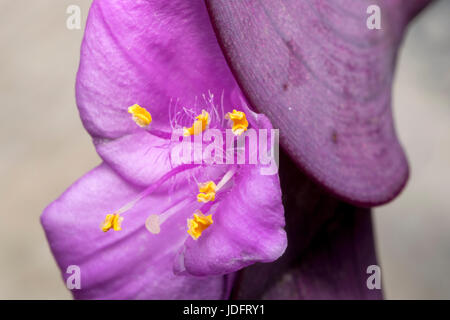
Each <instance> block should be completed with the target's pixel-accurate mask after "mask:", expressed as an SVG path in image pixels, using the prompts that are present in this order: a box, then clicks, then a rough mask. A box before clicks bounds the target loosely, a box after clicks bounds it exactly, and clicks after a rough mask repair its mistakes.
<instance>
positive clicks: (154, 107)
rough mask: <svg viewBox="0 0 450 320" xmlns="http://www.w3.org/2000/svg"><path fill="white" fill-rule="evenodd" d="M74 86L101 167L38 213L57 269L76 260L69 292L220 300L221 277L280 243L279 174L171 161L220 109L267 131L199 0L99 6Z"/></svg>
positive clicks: (220, 120)
mask: <svg viewBox="0 0 450 320" xmlns="http://www.w3.org/2000/svg"><path fill="white" fill-rule="evenodd" d="M76 91H77V103H78V108H79V111H80V116H81V119H82V121H83V124H84V126H85V128H86V130H87V131H88V132H89V133H90V134H91V136H92V138H93V142H94V144H95V147H96V150H97V152H98V154H99V155H100V157H101V158H102V160H103V163H102V164H101V165H99V166H98V167H97V168H95V169H93V170H92V171H90V172H89V173H87V174H86V175H84V176H83V177H82V178H81V179H79V180H78V181H77V182H76V183H75V184H73V185H72V186H71V187H70V188H69V189H68V190H66V191H65V192H64V193H63V194H62V195H61V196H60V197H59V198H58V199H57V200H56V201H54V202H53V203H52V204H50V205H49V206H48V207H47V208H46V209H45V211H44V213H43V214H42V217H41V221H42V224H43V226H44V229H45V232H46V235H47V239H48V242H49V244H50V247H51V250H52V252H53V254H54V256H55V258H56V260H57V263H58V265H59V267H60V269H61V271H62V274H63V276H64V278H67V277H68V274H66V273H65V271H66V269H67V267H68V266H70V265H77V266H79V267H80V270H81V290H75V291H73V293H74V296H75V298H80V299H95V298H135V299H149V298H159V299H164V298H169V299H173V298H186V299H187V298H189V299H200V298H202V299H204V298H209V299H218V298H227V297H228V295H229V291H230V285H231V280H232V274H231V275H230V273H232V272H234V271H236V270H239V269H241V268H243V267H245V266H248V265H250V264H253V263H255V262H269V261H273V260H275V259H277V258H278V257H279V256H280V255H281V254H282V253H283V252H284V250H285V248H286V234H285V232H284V230H283V227H284V217H283V206H282V203H281V190H280V186H279V179H278V175H276V174H275V175H263V174H261V172H260V171H261V169H263V165H261V164H242V165H234V164H230V165H226V164H222V165H220V164H183V163H181V164H180V163H175V162H174V159H173V151H174V148H177V146H180V145H181V142H178V141H173V139H171V136H172V132H174V129H178V128H182V127H183V126H184V127H185V135H186V136H191V135H194V136H195V135H197V134H199V133H201V132H203V133H205V134H206V133H207V132H208V130H211V129H216V130H219V131H220V132H223V131H224V130H225V129H227V128H231V126H230V127H229V124H228V123H227V122H226V121H225V120H226V119H224V116H225V115H227V116H228V118H229V119H228V120H229V121H230V123H231V125H232V128H233V131H234V133H235V134H236V137H239V136H240V134H242V132H244V131H245V130H247V128H253V129H269V130H270V129H271V128H272V127H271V124H270V122H269V121H268V119H267V118H266V117H264V116H263V115H258V114H255V113H253V112H252V111H250V110H249V109H248V107H247V106H246V104H245V100H244V99H243V98H242V96H241V94H240V90H239V87H238V86H237V84H236V82H235V80H234V78H233V76H232V75H231V72H230V71H229V69H228V67H227V65H226V62H225V59H224V58H223V56H222V53H221V51H220V49H219V46H218V44H217V41H216V39H215V36H214V33H213V30H212V28H211V25H210V22H209V18H208V15H207V12H206V8H205V6H204V4H203V3H202V2H201V1H192V2H187V1H184V0H176V1H170V2H166V1H136V0H127V1H123V0H121V1H94V2H93V4H92V7H91V9H90V14H89V18H88V22H87V26H86V32H85V37H84V40H83V44H82V49H81V61H80V67H79V71H78V75H77V84H76ZM215 99H216V100H220V101H219V102H216V100H215ZM130 106H131V107H130ZM141 106H142V107H141ZM129 107H130V108H129ZM233 109H238V110H239V111H238V110H234V111H233ZM242 111H243V112H242ZM130 113H131V114H130ZM196 116H197V118H195V117H196ZM133 120H134V121H133ZM196 124H198V125H200V129H199V131H196V128H198V127H196ZM190 125H193V127H192V128H191V129H189V126H190ZM236 139H237V138H236ZM226 151H230V150H229V149H227V150H226ZM122 220H123V221H122ZM102 221H103V224H101V222H102ZM100 224H101V225H100ZM99 225H100V227H99ZM111 229H112V230H111ZM102 230H103V231H105V232H106V233H105V232H102ZM108 230H111V231H108ZM107 231H108V232H107Z"/></svg>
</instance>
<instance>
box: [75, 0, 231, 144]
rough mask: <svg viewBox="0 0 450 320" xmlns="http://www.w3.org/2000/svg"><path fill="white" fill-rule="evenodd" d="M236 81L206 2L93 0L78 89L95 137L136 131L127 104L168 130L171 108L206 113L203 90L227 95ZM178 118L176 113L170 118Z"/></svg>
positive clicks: (155, 125)
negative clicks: (145, 111) (137, 106)
mask: <svg viewBox="0 0 450 320" xmlns="http://www.w3.org/2000/svg"><path fill="white" fill-rule="evenodd" d="M236 88H237V84H236V82H235V80H234V78H233V76H232V75H231V72H230V71H229V68H228V66H227V64H226V62H225V59H224V57H223V54H222V52H221V51H220V48H219V46H218V44H217V40H216V38H215V35H214V32H213V30H212V27H211V23H210V21H209V18H208V14H207V12H206V8H205V4H204V3H203V2H202V1H185V0H173V1H160V0H111V1H102V0H95V1H94V2H93V4H92V6H91V9H90V12H89V17H88V21H87V25H86V31H85V36H84V40H83V43H82V47H81V58H80V66H79V70H78V76H77V84H76V92H77V104H78V108H79V111H80V116H81V119H82V121H83V124H84V126H85V128H86V129H87V131H88V132H89V133H90V134H91V135H92V136H94V137H97V138H108V139H113V138H118V137H121V136H123V135H125V134H128V133H132V132H134V131H137V130H139V128H138V127H137V126H136V125H135V124H134V123H133V122H132V121H130V117H129V114H128V113H127V107H128V106H130V105H132V104H135V103H138V104H140V105H142V106H144V107H146V108H147V109H148V110H149V111H150V112H151V113H152V115H153V123H152V126H153V128H157V129H166V128H168V127H169V124H170V121H169V120H173V119H169V114H170V112H169V106H175V105H177V106H181V107H189V108H194V109H199V110H201V108H202V105H204V104H206V102H205V101H204V99H203V95H204V94H205V95H207V96H208V95H209V93H211V94H212V95H214V96H216V97H218V98H219V99H220V97H222V94H223V95H224V96H223V101H224V104H225V105H229V106H231V103H230V95H231V92H232V91H233V90H235V89H236ZM172 116H174V115H172Z"/></svg>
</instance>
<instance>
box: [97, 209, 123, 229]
mask: <svg viewBox="0 0 450 320" xmlns="http://www.w3.org/2000/svg"><path fill="white" fill-rule="evenodd" d="M122 221H123V217H121V216H120V215H119V214H118V213H112V214H107V215H106V218H105V221H103V223H102V225H101V226H100V228H101V229H102V231H103V232H107V231H109V230H110V229H114V231H120V230H122V228H121V226H120V224H121V223H122Z"/></svg>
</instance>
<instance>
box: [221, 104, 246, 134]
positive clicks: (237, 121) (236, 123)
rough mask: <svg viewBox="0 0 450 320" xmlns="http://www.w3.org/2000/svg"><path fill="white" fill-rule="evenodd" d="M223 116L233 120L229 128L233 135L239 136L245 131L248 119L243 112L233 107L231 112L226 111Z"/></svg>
mask: <svg viewBox="0 0 450 320" xmlns="http://www.w3.org/2000/svg"><path fill="white" fill-rule="evenodd" d="M225 118H227V119H230V120H231V121H232V122H233V123H232V126H231V130H232V131H233V133H234V134H235V135H237V136H240V135H241V134H242V133H244V131H247V128H248V121H247V117H246V115H245V113H244V112H242V111H237V110H236V109H234V110H233V112H228V113H227V114H226V116H225Z"/></svg>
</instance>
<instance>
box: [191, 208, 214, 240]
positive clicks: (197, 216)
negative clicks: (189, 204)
mask: <svg viewBox="0 0 450 320" xmlns="http://www.w3.org/2000/svg"><path fill="white" fill-rule="evenodd" d="M212 223H213V220H212V215H209V216H205V215H204V214H203V213H202V212H201V211H200V210H197V211H196V213H194V218H193V219H188V221H187V225H188V231H187V232H188V233H189V234H190V235H191V237H192V239H194V240H197V239H198V238H199V237H200V236H201V235H202V232H203V231H205V230H206V229H207V228H208V227H209V226H210V225H212Z"/></svg>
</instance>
